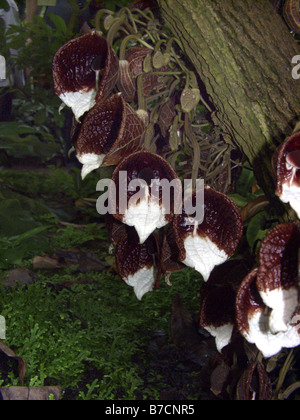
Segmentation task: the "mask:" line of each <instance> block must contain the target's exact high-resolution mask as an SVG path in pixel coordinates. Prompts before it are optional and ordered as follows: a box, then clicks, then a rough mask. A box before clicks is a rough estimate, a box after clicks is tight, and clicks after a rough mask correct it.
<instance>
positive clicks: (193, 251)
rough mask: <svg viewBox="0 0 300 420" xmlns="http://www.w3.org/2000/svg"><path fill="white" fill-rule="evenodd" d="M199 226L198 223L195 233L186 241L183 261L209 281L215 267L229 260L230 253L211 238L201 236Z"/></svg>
mask: <svg viewBox="0 0 300 420" xmlns="http://www.w3.org/2000/svg"><path fill="white" fill-rule="evenodd" d="M197 227H198V225H197V224H196V225H195V229H194V233H193V234H192V235H190V236H188V237H187V238H186V239H185V241H184V247H185V250H186V259H185V260H184V261H183V263H184V264H185V265H187V266H188V267H191V268H195V270H197V271H198V272H199V273H200V274H202V276H203V278H204V280H205V281H207V280H208V278H209V276H210V273H211V272H212V270H213V269H214V267H215V266H217V265H220V264H223V263H224V262H225V261H227V260H228V255H227V254H226V253H225V251H223V250H222V249H220V248H219V247H218V246H217V245H216V244H215V243H213V242H212V241H211V240H210V239H209V238H207V237H201V236H199V235H198V234H197Z"/></svg>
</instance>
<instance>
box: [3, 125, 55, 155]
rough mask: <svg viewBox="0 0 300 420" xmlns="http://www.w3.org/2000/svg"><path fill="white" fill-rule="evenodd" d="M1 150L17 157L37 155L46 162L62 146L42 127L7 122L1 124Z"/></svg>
mask: <svg viewBox="0 0 300 420" xmlns="http://www.w3.org/2000/svg"><path fill="white" fill-rule="evenodd" d="M0 150H3V151H5V152H6V154H7V155H8V156H11V157H14V158H16V159H21V158H29V157H30V158H32V157H35V158H38V159H39V160H40V161H41V162H44V161H48V160H51V159H52V158H53V157H54V156H55V155H57V154H58V152H59V151H60V150H61V148H60V146H59V145H58V144H57V143H56V142H55V139H54V137H53V136H52V135H51V134H50V133H47V132H46V131H44V132H43V131H41V129H40V127H38V128H35V127H30V126H27V125H24V124H22V123H18V122H5V123H1V126H0Z"/></svg>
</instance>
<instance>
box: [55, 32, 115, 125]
mask: <svg viewBox="0 0 300 420" xmlns="http://www.w3.org/2000/svg"><path fill="white" fill-rule="evenodd" d="M118 73H119V61H118V58H117V56H116V55H115V53H114V51H113V49H112V48H111V47H110V46H109V45H108V43H107V40H106V39H105V38H103V37H102V36H100V35H99V34H98V33H97V32H96V31H91V32H89V33H88V34H86V35H83V36H80V37H78V38H75V39H72V40H71V41H69V42H67V43H66V44H65V45H63V46H62V47H61V48H60V49H59V50H58V51H57V53H56V54H55V56H54V60H53V80H54V90H55V93H56V95H58V96H59V98H60V99H61V100H62V101H63V102H64V103H65V104H66V105H67V106H69V107H70V108H72V111H73V113H74V115H75V117H76V119H77V121H79V118H80V117H81V116H82V115H83V114H84V113H85V112H87V111H89V110H90V109H91V108H92V107H93V106H94V105H95V104H96V102H99V101H100V100H102V99H103V98H106V97H107V96H109V95H110V93H111V92H112V89H113V88H114V86H115V84H116V82H117V79H118Z"/></svg>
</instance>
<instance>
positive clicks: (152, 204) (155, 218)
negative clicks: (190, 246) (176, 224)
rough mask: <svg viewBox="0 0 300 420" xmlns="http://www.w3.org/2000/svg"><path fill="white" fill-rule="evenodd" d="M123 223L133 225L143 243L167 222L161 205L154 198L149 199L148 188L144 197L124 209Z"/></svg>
mask: <svg viewBox="0 0 300 420" xmlns="http://www.w3.org/2000/svg"><path fill="white" fill-rule="evenodd" d="M123 223H125V224H126V225H128V226H133V227H135V229H136V231H137V233H138V235H139V238H140V243H141V244H143V243H144V242H145V241H146V240H147V239H148V238H149V236H150V235H151V234H152V233H153V232H154V231H155V230H156V229H160V228H162V227H164V226H166V225H167V224H168V222H167V221H166V218H165V213H164V211H163V207H162V206H161V205H160V204H159V203H158V202H157V201H154V200H151V197H150V193H149V188H148V192H146V197H145V198H144V199H141V200H140V201H139V202H138V203H137V204H134V205H130V202H129V206H128V209H127V210H126V211H125V214H124V218H123Z"/></svg>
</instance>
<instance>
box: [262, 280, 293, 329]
mask: <svg viewBox="0 0 300 420" xmlns="http://www.w3.org/2000/svg"><path fill="white" fill-rule="evenodd" d="M259 294H260V296H261V298H262V300H263V301H264V303H265V304H266V305H267V306H268V307H269V308H271V309H272V312H271V315H270V321H269V324H270V330H271V332H272V333H273V334H276V333H279V332H287V331H288V329H289V323H290V321H291V318H292V316H293V314H294V313H295V310H296V309H297V306H298V289H297V288H296V287H291V288H290V289H286V290H284V289H282V288H277V289H274V290H268V291H266V292H265V291H260V292H259Z"/></svg>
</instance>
